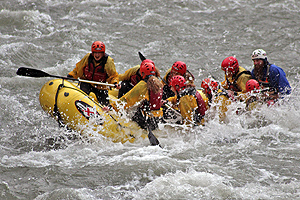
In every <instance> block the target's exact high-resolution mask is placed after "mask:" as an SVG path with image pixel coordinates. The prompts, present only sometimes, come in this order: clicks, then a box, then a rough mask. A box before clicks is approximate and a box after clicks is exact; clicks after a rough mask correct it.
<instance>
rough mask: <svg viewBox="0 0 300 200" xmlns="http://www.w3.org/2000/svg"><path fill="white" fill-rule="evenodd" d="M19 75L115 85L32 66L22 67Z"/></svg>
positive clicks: (18, 72)
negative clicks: (63, 74) (57, 73)
mask: <svg viewBox="0 0 300 200" xmlns="http://www.w3.org/2000/svg"><path fill="white" fill-rule="evenodd" d="M17 75H19V76H30V77H36V78H41V77H54V78H61V79H67V80H71V81H79V82H84V83H92V84H97V85H106V86H111V87H115V85H114V84H109V83H102V82H97V81H89V80H84V79H80V78H79V79H76V78H70V77H65V76H56V75H51V74H48V73H46V72H44V71H41V70H38V69H32V68H27V67H20V68H19V69H18V71H17Z"/></svg>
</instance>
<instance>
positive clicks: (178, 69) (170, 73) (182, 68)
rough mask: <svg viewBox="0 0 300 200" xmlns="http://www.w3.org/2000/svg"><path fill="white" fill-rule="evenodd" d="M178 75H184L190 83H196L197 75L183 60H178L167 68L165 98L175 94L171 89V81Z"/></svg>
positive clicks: (164, 81) (164, 82)
mask: <svg viewBox="0 0 300 200" xmlns="http://www.w3.org/2000/svg"><path fill="white" fill-rule="evenodd" d="M176 75H180V76H183V77H184V79H185V80H186V81H187V83H188V84H194V80H195V77H194V75H193V74H192V73H191V72H190V71H189V70H187V67H186V64H185V63H184V62H182V61H176V62H175V63H174V64H173V65H172V67H171V68H170V69H168V70H167V72H166V75H165V76H164V78H163V84H164V88H163V91H164V92H163V100H165V99H167V98H169V97H172V96H174V95H175V93H174V92H173V91H172V90H171V86H170V81H171V79H172V78H173V77H174V76H176Z"/></svg>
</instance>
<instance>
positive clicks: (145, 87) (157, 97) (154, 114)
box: [112, 59, 163, 130]
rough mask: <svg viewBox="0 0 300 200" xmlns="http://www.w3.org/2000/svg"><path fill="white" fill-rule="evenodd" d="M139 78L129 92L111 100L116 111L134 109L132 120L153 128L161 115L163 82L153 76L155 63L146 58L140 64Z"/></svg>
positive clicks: (142, 126)
mask: <svg viewBox="0 0 300 200" xmlns="http://www.w3.org/2000/svg"><path fill="white" fill-rule="evenodd" d="M140 74H141V78H142V80H140V81H139V82H138V83H137V84H136V85H135V86H134V87H133V88H132V89H131V90H130V91H129V92H127V93H126V94H124V95H123V96H122V97H121V98H119V99H117V100H115V101H113V102H112V106H113V108H114V109H115V110H116V111H120V110H121V109H122V108H124V109H125V110H126V111H128V112H130V110H132V109H133V110H134V114H133V116H132V120H133V121H135V122H137V123H138V125H139V126H140V127H141V128H143V129H147V128H150V129H151V130H154V129H156V128H157V127H158V123H159V121H160V119H161V117H162V115H163V111H162V109H161V103H162V101H161V100H162V93H163V91H162V89H163V84H162V83H161V81H160V80H159V79H158V78H157V77H156V76H155V75H156V70H155V64H154V62H153V61H152V60H149V59H146V60H144V61H143V62H142V63H141V65H140Z"/></svg>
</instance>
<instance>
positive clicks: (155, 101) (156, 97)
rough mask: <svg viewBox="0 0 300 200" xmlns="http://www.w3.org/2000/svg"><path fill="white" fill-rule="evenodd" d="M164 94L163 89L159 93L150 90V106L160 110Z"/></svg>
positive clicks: (151, 108) (152, 108)
mask: <svg viewBox="0 0 300 200" xmlns="http://www.w3.org/2000/svg"><path fill="white" fill-rule="evenodd" d="M162 94H163V91H162V90H161V91H160V92H158V93H156V94H155V93H154V92H152V91H150V90H149V107H150V110H159V109H160V107H161V104H162V102H161V100H162Z"/></svg>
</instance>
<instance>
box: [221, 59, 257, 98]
mask: <svg viewBox="0 0 300 200" xmlns="http://www.w3.org/2000/svg"><path fill="white" fill-rule="evenodd" d="M221 69H222V70H223V71H224V73H225V80H224V81H223V82H222V83H221V85H222V87H223V88H224V89H226V90H227V92H228V94H229V95H230V96H232V97H237V96H239V95H240V94H241V93H245V92H246V82H247V81H248V80H249V79H251V72H250V71H248V70H246V69H245V68H243V67H241V66H239V63H238V60H237V59H236V57H234V56H229V57H227V58H225V59H224V60H223V61H222V63H221Z"/></svg>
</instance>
